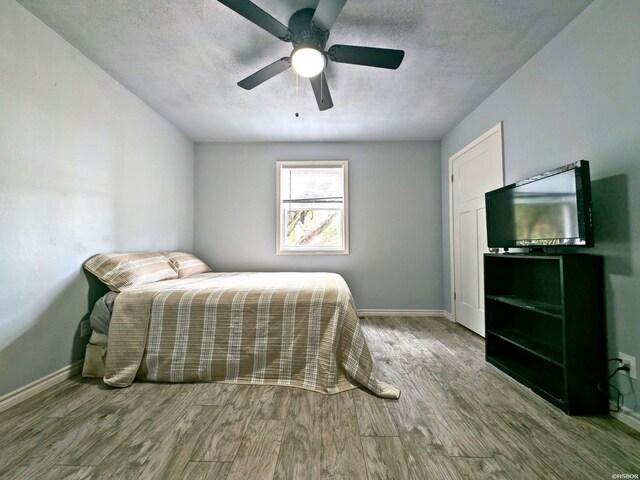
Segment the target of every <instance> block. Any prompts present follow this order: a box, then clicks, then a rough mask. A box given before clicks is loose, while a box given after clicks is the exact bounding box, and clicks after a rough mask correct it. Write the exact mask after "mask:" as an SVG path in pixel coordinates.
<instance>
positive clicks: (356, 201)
mask: <svg viewBox="0 0 640 480" xmlns="http://www.w3.org/2000/svg"><path fill="white" fill-rule="evenodd" d="M312 159H316V160H327V159H335V160H340V159H346V160H349V196H350V205H349V207H350V209H349V215H350V250H351V253H350V254H349V255H331V256H327V255H321V256H277V255H276V254H275V183H276V180H275V174H276V168H275V167H276V160H312ZM195 165H196V166H195V175H196V181H195V186H196V188H195V237H194V248H195V253H196V254H197V255H199V256H201V257H202V258H203V259H205V260H206V261H208V262H209V263H210V264H211V266H212V268H214V269H216V270H219V271H234V270H254V271H256V270H257V271H273V270H285V271H301V270H310V271H333V272H338V273H340V274H342V275H343V276H344V278H345V279H346V281H347V282H348V283H349V286H350V288H351V290H352V292H353V294H354V297H355V300H356V305H357V307H358V308H362V309H441V308H442V240H441V239H442V231H441V228H442V227H441V222H440V212H441V210H440V146H439V143H438V142H374V143H304V144H303V143H244V144H220V143H207V144H196V162H195Z"/></svg>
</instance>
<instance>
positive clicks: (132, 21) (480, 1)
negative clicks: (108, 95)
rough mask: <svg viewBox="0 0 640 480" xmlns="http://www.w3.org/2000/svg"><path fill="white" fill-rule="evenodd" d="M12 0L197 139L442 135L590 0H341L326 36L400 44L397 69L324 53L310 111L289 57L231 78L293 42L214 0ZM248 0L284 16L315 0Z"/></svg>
mask: <svg viewBox="0 0 640 480" xmlns="http://www.w3.org/2000/svg"><path fill="white" fill-rule="evenodd" d="M18 1H19V3H21V4H22V5H23V6H24V7H26V8H27V9H28V10H30V11H31V12H32V13H33V14H34V15H36V16H37V17H39V18H40V19H41V20H42V21H43V22H45V23H46V24H47V25H49V26H50V27H51V28H52V29H53V30H55V31H56V32H58V33H59V34H60V35H61V36H62V37H64V38H65V39H66V40H67V41H68V42H69V43H71V44H72V45H74V46H75V47H76V48H78V50H80V51H81V52H82V53H83V54H85V55H86V56H87V57H89V58H90V59H91V60H92V61H94V62H95V63H96V64H98V65H99V66H100V67H102V68H103V69H104V70H106V71H107V72H108V73H109V74H110V75H112V76H113V77H114V78H115V79H117V80H118V81H119V82H121V83H122V84H123V85H124V86H126V87H127V88H128V89H129V90H131V91H132V92H133V93H135V94H136V95H137V96H138V97H140V98H141V99H142V100H144V101H145V102H146V103H148V104H149V105H150V106H151V107H152V108H154V109H155V110H156V111H157V112H159V113H160V114H161V115H162V116H164V117H165V118H167V119H168V120H169V121H171V122H172V123H173V124H174V125H175V126H176V127H178V128H179V129H180V130H182V131H183V132H185V133H186V134H187V135H188V136H189V137H190V138H192V139H193V140H195V141H199V142H206V141H364V140H438V139H440V138H442V137H443V136H444V135H445V134H446V133H447V132H448V131H449V130H450V129H451V128H452V127H454V126H455V125H456V124H457V123H458V122H460V120H462V119H463V118H464V117H465V116H466V115H467V114H468V113H469V112H471V111H472V110H473V109H474V108H475V107H476V106H477V105H479V104H480V103H481V102H482V100H484V99H485V98H486V97H487V96H488V95H489V94H490V93H491V92H493V91H494V90H495V89H496V88H497V87H498V86H499V85H500V84H501V83H502V82H504V81H505V80H506V79H507V78H508V77H509V76H511V75H512V74H513V73H514V72H515V71H516V70H517V69H518V68H519V67H520V66H522V65H523V64H524V63H525V62H526V61H527V60H528V59H529V58H531V57H532V56H533V55H534V54H535V53H536V52H537V51H538V50H540V48H542V47H543V46H544V45H545V44H546V43H547V42H548V41H549V40H551V39H552V38H553V37H554V36H555V35H556V34H557V33H558V32H559V31H560V30H561V29H562V28H563V27H564V26H565V25H567V24H568V23H569V22H571V20H572V19H573V18H575V17H576V16H577V15H578V14H579V13H580V12H581V11H582V10H583V9H584V8H585V7H586V6H587V5H588V4H589V3H591V0H561V1H558V0H401V1H398V0H396V1H392V0H378V1H371V0H348V1H347V4H346V6H345V7H344V10H343V11H342V13H341V15H340V16H339V17H338V20H337V21H336V23H335V25H334V26H333V28H332V30H331V36H330V38H329V42H328V44H327V45H328V46H330V45H332V44H334V43H342V44H352V45H368V46H375V47H386V48H397V49H403V50H405V52H406V55H405V59H404V62H403V64H402V65H401V66H400V68H399V69H398V70H396V71H393V70H384V69H376V68H369V67H362V66H356V65H346V64H336V63H331V64H330V65H329V66H328V68H327V80H328V82H329V87H330V90H331V95H332V97H333V102H334V105H335V106H334V107H333V108H332V109H330V110H327V111H325V112H320V111H318V108H317V105H316V102H315V98H314V96H313V92H312V90H311V86H310V85H309V82H308V80H305V79H300V88H299V99H298V101H296V78H295V75H294V74H293V71H292V70H289V71H287V72H285V73H283V74H281V75H279V76H278V77H275V78H273V79H271V80H269V81H268V82H266V83H264V84H262V85H260V86H258V87H256V88H255V89H254V90H251V91H246V90H243V89H241V88H240V87H238V86H237V85H236V83H237V82H238V81H239V80H241V79H243V78H245V77H246V76H248V75H250V74H252V73H253V72H255V71H256V70H259V69H260V68H262V67H264V66H266V65H268V64H270V63H271V62H273V61H275V60H277V59H279V58H281V57H285V56H288V55H289V54H290V52H291V44H290V43H285V42H282V41H280V40H278V39H276V38H275V37H273V36H271V35H270V34H268V33H267V32H265V31H264V30H262V29H260V28H259V27H257V26H255V25H253V24H252V23H250V22H249V21H248V20H246V19H244V18H242V17H241V16H239V15H238V14H236V13H235V12H233V11H231V10H230V9H229V8H227V7H225V6H224V5H222V4H220V3H218V2H217V1H216V0H180V1H176V0H153V1H140V0H136V1H131V0H91V1H87V0H18ZM254 3H256V4H257V5H259V6H260V7H262V8H263V9H264V10H266V11H267V12H268V13H270V14H271V15H273V16H274V17H275V18H277V19H278V20H280V21H281V22H282V23H284V24H285V25H286V24H287V23H288V20H289V17H290V16H291V14H293V12H295V11H296V10H298V9H300V8H306V7H312V8H313V7H315V5H316V4H317V0H255V2H254ZM303 80H304V81H303ZM296 111H298V112H299V113H300V117H298V118H296V117H295V116H294V113H295V112H296Z"/></svg>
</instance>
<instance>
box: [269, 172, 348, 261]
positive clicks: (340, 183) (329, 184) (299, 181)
mask: <svg viewBox="0 0 640 480" xmlns="http://www.w3.org/2000/svg"><path fill="white" fill-rule="evenodd" d="M347 167H348V164H347V161H346V160H332V161H311V162H303V161H278V162H277V163H276V195H277V208H278V211H277V213H276V218H277V220H276V224H277V226H276V232H277V234H276V235H277V238H276V253H277V254H278V255H290V254H298V255H304V254H347V253H349V218H348V217H349V216H348V204H347V198H348V188H347V187H348V168H347Z"/></svg>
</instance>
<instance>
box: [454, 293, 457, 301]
mask: <svg viewBox="0 0 640 480" xmlns="http://www.w3.org/2000/svg"><path fill="white" fill-rule="evenodd" d="M456 298H457V295H456V292H453V301H454V302H455V301H456Z"/></svg>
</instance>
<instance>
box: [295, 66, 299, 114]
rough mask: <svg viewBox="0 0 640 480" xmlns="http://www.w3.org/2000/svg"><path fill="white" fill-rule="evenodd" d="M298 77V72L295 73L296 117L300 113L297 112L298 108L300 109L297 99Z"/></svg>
mask: <svg viewBox="0 0 640 480" xmlns="http://www.w3.org/2000/svg"><path fill="white" fill-rule="evenodd" d="M298 79H299V77H298V74H297V73H296V117H299V116H300V114H299V113H298V110H300V108H299V101H298V98H299V97H300V95H299V92H298V90H299V86H298Z"/></svg>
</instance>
